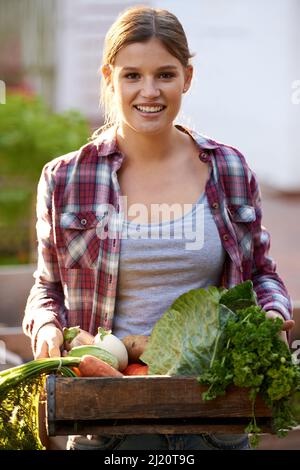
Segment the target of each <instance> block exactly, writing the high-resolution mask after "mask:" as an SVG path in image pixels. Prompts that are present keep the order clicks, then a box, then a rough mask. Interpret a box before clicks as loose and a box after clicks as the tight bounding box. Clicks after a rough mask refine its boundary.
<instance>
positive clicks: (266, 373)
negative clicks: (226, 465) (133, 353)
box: [141, 281, 300, 446]
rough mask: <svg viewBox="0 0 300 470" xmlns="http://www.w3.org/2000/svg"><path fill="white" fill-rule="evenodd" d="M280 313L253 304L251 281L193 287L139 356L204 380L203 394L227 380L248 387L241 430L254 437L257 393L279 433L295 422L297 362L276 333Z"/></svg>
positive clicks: (210, 394)
mask: <svg viewBox="0 0 300 470" xmlns="http://www.w3.org/2000/svg"><path fill="white" fill-rule="evenodd" d="M281 326H282V320H281V319H279V318H278V319H276V320H273V319H268V318H266V316H265V312H264V311H263V310H262V309H261V308H260V307H259V306H257V303H256V296H255V293H254V291H253V288H252V283H251V281H247V282H244V283H242V284H240V285H238V286H236V287H234V288H232V289H229V290H226V289H217V288H215V287H211V288H209V289H207V290H204V289H197V290H192V291H189V292H187V293H185V294H183V295H182V296H180V297H179V298H178V299H177V300H175V302H174V303H173V304H172V305H171V307H170V308H169V309H168V310H167V311H166V312H165V313H164V315H163V316H162V317H161V318H160V320H158V322H157V323H156V325H155V327H154V329H153V331H152V334H151V336H150V340H149V342H148V345H147V347H146V350H145V352H144V353H143V354H142V356H141V360H142V361H143V362H144V363H145V364H147V365H148V366H149V374H167V375H193V376H197V377H198V380H199V382H200V383H202V384H206V385H208V389H207V391H206V392H204V393H203V395H202V397H203V399H204V400H212V399H214V398H215V397H217V396H218V395H224V394H225V393H226V389H227V387H228V386H229V385H236V386H239V387H246V388H249V399H250V401H251V404H252V410H253V414H252V419H251V421H250V423H249V425H248V426H247V427H246V429H245V432H247V433H251V434H252V436H251V443H252V445H253V446H255V445H256V444H257V443H258V433H259V432H260V431H261V430H260V428H259V426H258V425H257V423H256V419H255V400H256V397H257V395H258V394H259V395H260V396H261V397H262V399H263V400H264V401H265V403H266V404H267V405H268V406H269V407H270V409H271V411H272V424H273V428H274V431H275V432H276V434H277V435H278V436H284V435H286V433H287V431H288V430H289V429H291V428H292V427H293V426H295V425H296V424H297V419H296V416H295V412H294V408H295V407H294V403H295V400H294V397H295V395H296V393H297V391H299V390H300V372H299V367H298V366H297V365H296V364H294V363H293V360H292V355H291V353H290V351H289V348H288V346H287V345H286V344H285V343H284V342H283V341H282V340H281V339H280V338H279V331H280V330H281Z"/></svg>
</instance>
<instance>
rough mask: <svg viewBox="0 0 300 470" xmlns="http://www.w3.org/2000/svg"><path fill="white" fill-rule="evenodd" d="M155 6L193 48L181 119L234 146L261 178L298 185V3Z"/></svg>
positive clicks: (210, 0) (165, 2)
mask: <svg viewBox="0 0 300 470" xmlns="http://www.w3.org/2000/svg"><path fill="white" fill-rule="evenodd" d="M153 4H155V5H156V6H157V7H160V8H166V9H169V10H170V11H172V12H173V13H175V14H176V15H177V16H178V18H179V19H180V21H181V22H182V24H183V26H184V29H185V31H186V33H187V36H188V39H189V43H190V48H191V50H192V51H193V52H196V53H197V55H196V57H195V58H194V59H193V63H194V65H195V72H196V76H195V80H194V85H193V88H192V89H191V91H190V92H189V94H188V95H187V96H186V97H185V103H184V114H185V116H186V122H187V123H189V124H192V125H193V126H194V127H195V128H197V129H199V130H201V131H202V132H203V133H206V134H208V135H210V136H212V137H214V138H216V139H217V140H221V141H224V142H226V143H230V144H231V145H233V146H236V147H238V148H240V150H241V151H242V152H243V153H244V154H245V156H246V158H247V160H248V162H249V163H250V165H251V166H252V168H253V169H254V170H255V171H256V172H257V174H258V176H259V178H260V180H261V181H262V180H264V181H266V182H267V183H268V184H270V185H273V186H275V187H277V188H279V189H283V190H287V191H288V190H291V191H294V190H298V191H299V190H300V129H299V127H300V103H299V104H293V103H292V93H293V89H292V84H293V82H294V81H295V80H300V54H299V50H297V47H298V49H299V44H300V32H299V31H300V29H299V24H300V2H299V1H298V0H264V1H261V0H243V1H241V0H226V1H224V0H188V1H187V2H182V1H174V0H160V1H154V2H153ZM294 92H295V90H294ZM297 96H298V97H299V93H298V95H297ZM298 101H300V99H298Z"/></svg>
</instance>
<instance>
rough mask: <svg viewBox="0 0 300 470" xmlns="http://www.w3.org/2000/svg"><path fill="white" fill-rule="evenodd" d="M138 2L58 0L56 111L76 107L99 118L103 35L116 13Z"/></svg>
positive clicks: (90, 116) (93, 118)
mask: <svg viewBox="0 0 300 470" xmlns="http://www.w3.org/2000/svg"><path fill="white" fill-rule="evenodd" d="M137 3H139V2H138V0H136V1H135V0H60V1H59V2H58V8H59V14H58V17H59V22H58V25H57V35H58V40H57V45H58V47H57V79H56V104H55V108H56V109H57V110H58V111H62V110H66V109H70V108H77V109H80V110H81V111H82V112H83V113H84V114H85V115H86V116H88V117H89V118H90V119H91V120H92V121H95V122H96V121H100V120H101V112H100V110H99V89H100V74H99V68H100V65H101V59H102V48H103V41H104V37H105V34H106V32H107V30H108V29H109V27H110V26H111V24H112V23H113V21H114V20H115V19H116V18H117V16H118V14H119V13H120V12H121V11H123V10H125V9H126V8H128V7H130V6H132V5H135V4H137ZM145 3H147V1H146V2H144V4H145ZM148 3H149V2H148Z"/></svg>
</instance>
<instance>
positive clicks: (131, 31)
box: [92, 6, 193, 139]
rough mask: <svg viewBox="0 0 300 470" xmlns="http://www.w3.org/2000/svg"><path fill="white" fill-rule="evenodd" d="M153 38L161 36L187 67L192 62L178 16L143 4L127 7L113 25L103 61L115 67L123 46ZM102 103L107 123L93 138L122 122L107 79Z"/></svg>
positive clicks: (173, 53)
mask: <svg viewBox="0 0 300 470" xmlns="http://www.w3.org/2000/svg"><path fill="white" fill-rule="evenodd" d="M153 37H155V38H158V39H159V40H160V41H161V42H162V44H163V45H164V46H165V48H166V49H167V51H168V52H169V53H170V54H172V55H173V56H174V57H176V59H178V60H179V62H180V63H181V64H182V65H183V67H187V66H188V65H189V61H190V59H191V57H193V54H191V52H190V51H189V47H188V43H187V38H186V35H185V32H184V29H183V27H182V25H181V23H180V22H179V20H178V18H177V17H176V16H175V15H173V14H172V13H170V12H169V11H167V10H163V9H160V8H150V7H143V6H140V7H132V8H129V9H127V10H126V11H125V12H124V13H123V14H121V15H120V16H119V18H118V19H117V20H116V21H115V22H114V23H113V24H112V26H111V27H110V29H109V30H108V32H107V34H106V36H105V41H104V49H103V57H102V64H105V65H112V66H113V65H114V62H115V58H116V55H117V53H118V52H119V51H120V49H121V48H122V47H124V46H126V45H128V44H132V43H134V42H146V41H149V40H150V39H151V38H153ZM100 104H101V107H102V109H103V111H104V125H103V126H102V127H100V128H99V129H97V130H96V131H95V132H94V134H93V136H92V139H93V138H95V137H97V136H98V135H99V134H100V133H101V132H102V131H103V130H105V129H107V128H108V127H111V126H113V125H115V124H116V123H117V121H118V116H117V111H116V108H115V106H113V93H112V91H111V88H110V87H109V86H108V85H107V83H106V81H105V80H104V79H102V80H101V94H100Z"/></svg>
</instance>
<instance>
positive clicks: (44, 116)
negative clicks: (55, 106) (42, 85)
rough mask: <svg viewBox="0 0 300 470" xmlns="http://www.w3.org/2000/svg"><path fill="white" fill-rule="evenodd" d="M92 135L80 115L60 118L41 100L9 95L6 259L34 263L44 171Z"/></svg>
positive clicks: (3, 199)
mask: <svg viewBox="0 0 300 470" xmlns="http://www.w3.org/2000/svg"><path fill="white" fill-rule="evenodd" d="M89 133H90V130H89V126H88V122H87V120H86V119H85V118H84V117H83V116H82V115H81V114H80V113H79V112H77V111H68V112H65V113H62V114H54V113H53V112H51V111H50V109H49V108H48V107H47V106H46V105H45V103H44V102H43V101H42V99H41V98H39V97H30V98H28V97H24V96H21V95H8V97H7V101H6V104H5V105H1V106H0V168H1V173H0V258H1V257H5V258H7V257H12V258H13V257H17V258H19V260H20V261H21V260H22V259H23V261H24V262H28V258H29V251H30V228H32V220H33V219H34V216H35V197H36V188H37V183H38V179H39V175H40V173H41V170H42V167H43V166H44V164H45V163H46V162H48V161H50V160H51V159H53V158H55V157H58V156H60V155H63V154H65V153H68V152H70V151H72V150H76V149H78V148H79V147H81V146H82V145H83V144H84V143H86V141H87V138H88V136H89Z"/></svg>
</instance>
